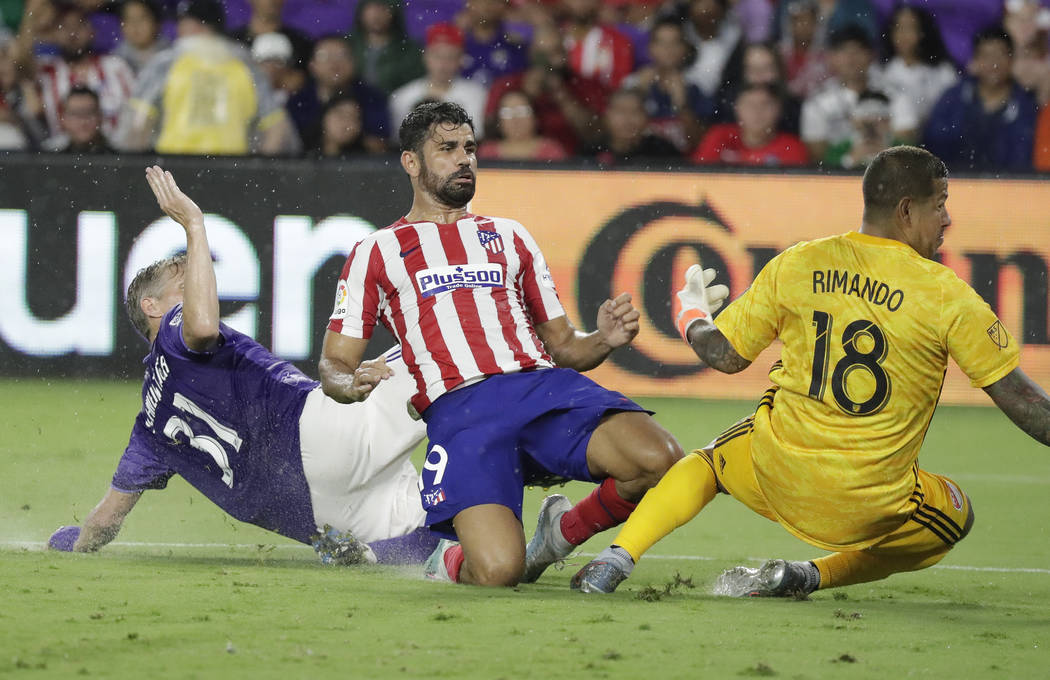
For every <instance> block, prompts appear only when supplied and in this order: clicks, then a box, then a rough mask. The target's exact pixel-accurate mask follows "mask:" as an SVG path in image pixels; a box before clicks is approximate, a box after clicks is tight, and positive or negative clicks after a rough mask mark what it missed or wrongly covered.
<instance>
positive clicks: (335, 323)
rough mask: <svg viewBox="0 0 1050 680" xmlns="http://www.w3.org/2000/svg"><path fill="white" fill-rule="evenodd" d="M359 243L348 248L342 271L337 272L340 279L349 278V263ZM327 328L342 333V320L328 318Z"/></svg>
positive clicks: (352, 259)
mask: <svg viewBox="0 0 1050 680" xmlns="http://www.w3.org/2000/svg"><path fill="white" fill-rule="evenodd" d="M359 245H361V242H360V241H358V242H357V243H355V244H354V247H353V248H351V249H350V254H349V255H347V256H346V262H344V263H343V271H342V272H340V273H339V279H340V280H341V281H346V280H347V279H348V278H350V263H352V262H353V261H354V255H356V254H357V247H358V246H359ZM328 330H330V331H332V332H333V333H342V332H343V320H342V319H330V320H329V321H328Z"/></svg>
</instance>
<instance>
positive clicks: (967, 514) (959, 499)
mask: <svg viewBox="0 0 1050 680" xmlns="http://www.w3.org/2000/svg"><path fill="white" fill-rule="evenodd" d="M913 497H915V498H916V499H917V501H918V506H917V507H916V510H915V514H913V515H912V517H911V519H909V520H908V521H907V522H905V523H904V525H903V526H901V528H900V529H898V530H897V531H895V532H893V533H892V534H890V535H889V536H887V537H886V538H884V539H882V540H881V541H879V542H878V543H876V544H875V545H873V546H871V547H870V548H867V549H865V550H859V551H856V552H841V553H834V554H831V555H828V556H826V557H821V558H818V559H815V560H813V564H814V565H815V566H816V567H817V569H818V570H819V571H820V588H821V589H824V588H838V587H841V586H848V585H853V584H855V583H867V582H869V581H878V580H880V579H884V578H886V577H887V576H890V575H892V574H896V573H900V572H906V571H918V570H919V569H925V568H927V567H930V566H933V565H934V564H937V563H938V562H940V561H941V560H942V559H943V558H944V556H945V555H947V554H948V551H949V550H951V549H952V548H953V547H954V546H955V544H956V543H958V542H959V541H961V540H962V539H963V538H965V537H966V535H967V534H968V533H970V528H971V527H972V526H973V519H974V515H973V505H972V504H971V503H970V499H969V497H968V496H967V495H966V494H965V493H963V492H962V490H961V489H960V488H959V485H958V484H956V483H955V482H954V481H952V480H951V479H949V478H947V477H944V476H941V475H936V474H933V473H930V472H926V471H925V470H919V472H918V480H917V483H916V495H915V496H913Z"/></svg>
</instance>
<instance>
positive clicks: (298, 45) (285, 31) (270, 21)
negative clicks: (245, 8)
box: [230, 0, 313, 69]
mask: <svg viewBox="0 0 1050 680" xmlns="http://www.w3.org/2000/svg"><path fill="white" fill-rule="evenodd" d="M248 2H249V4H251V7H252V14H251V18H250V19H248V23H247V24H245V25H244V26H243V27H241V28H240V29H238V30H236V31H232V32H231V33H230V37H231V38H233V39H234V40H238V41H240V42H241V43H242V44H244V46H245V47H250V46H251V45H252V44H253V42H254V40H255V38H257V37H258V36H260V35H264V34H266V33H280V34H281V35H283V36H284V37H286V38H287V39H288V42H289V43H291V45H292V66H293V67H294V68H297V69H305V68H306V62H307V61H308V60H309V59H310V53H311V52H312V51H313V41H312V40H310V38H308V37H307V36H305V35H303V34H302V33H300V32H299V31H297V30H296V29H294V28H292V27H291V26H287V25H285V23H284V20H283V19H282V17H281V12H283V11H284V0H248Z"/></svg>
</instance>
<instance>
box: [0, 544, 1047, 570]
mask: <svg viewBox="0 0 1050 680" xmlns="http://www.w3.org/2000/svg"><path fill="white" fill-rule="evenodd" d="M110 545H111V546H114V547H118V548H219V549H227V550H236V549H249V550H250V549H259V547H260V546H265V547H266V548H267V549H270V548H272V549H275V550H297V551H302V552H306V551H307V550H310V548H309V547H308V546H305V545H298V544H279V545H268V544H264V543H263V544H260V543H151V542H139V541H115V542H113V543H110ZM0 547H3V548H22V549H25V550H43V549H44V548H46V547H47V543H45V542H44V541H0ZM577 554H578V555H580V556H582V557H594V556H595V555H597V553H585V552H581V553H577ZM645 559H647V560H679V561H686V562H715V561H724V560H723V559H722V558H720V557H710V556H707V555H657V554H653V555H646V557H645ZM747 559H748V560H749V561H751V562H765V561H766V560H767V559H769V558H767V557H748V558H747ZM932 568H933V569H951V570H953V571H978V572H981V571H984V572H994V573H1001V574H1050V569H1040V568H1036V567H974V566H968V565H964V564H936V565H934V566H933V567H932Z"/></svg>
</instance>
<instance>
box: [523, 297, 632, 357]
mask: <svg viewBox="0 0 1050 680" xmlns="http://www.w3.org/2000/svg"><path fill="white" fill-rule="evenodd" d="M639 317H640V314H639V312H638V310H637V309H635V308H634V305H633V304H631V296H630V294H629V293H621V294H620V295H618V296H617V297H616V299H614V300H606V301H605V302H604V303H602V305H601V307H599V308H598V319H597V327H598V330H596V331H594V332H593V333H581V332H580V331H578V330H576V328H575V327H574V326H573V325H572V323H571V322H570V321H569V320H568V318H567V317H564V316H562V317H558V318H557V319H551V320H550V321H547V322H545V323H542V324H539V325H537V326H536V333H537V334H538V335H539V337H540V340H542V341H543V346H544V348H546V350H547V352H548V353H549V354H550V355H551V358H552V359H554V362H555V363H556V364H558V365H559V366H564V367H566V368H574V369H576V370H577V371H581V372H582V371H588V370H590V369H592V368H594V367H595V366H598V365H599V364H601V363H602V362H603V361H605V358H606V357H607V356H609V354H610V353H611V352H612V351H613V350H614V349H616V348H617V347H623V346H624V345H626V344H629V343H630V342H631V341H632V340H634V338H635V336H636V335H638V328H639V326H638V319H639Z"/></svg>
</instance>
